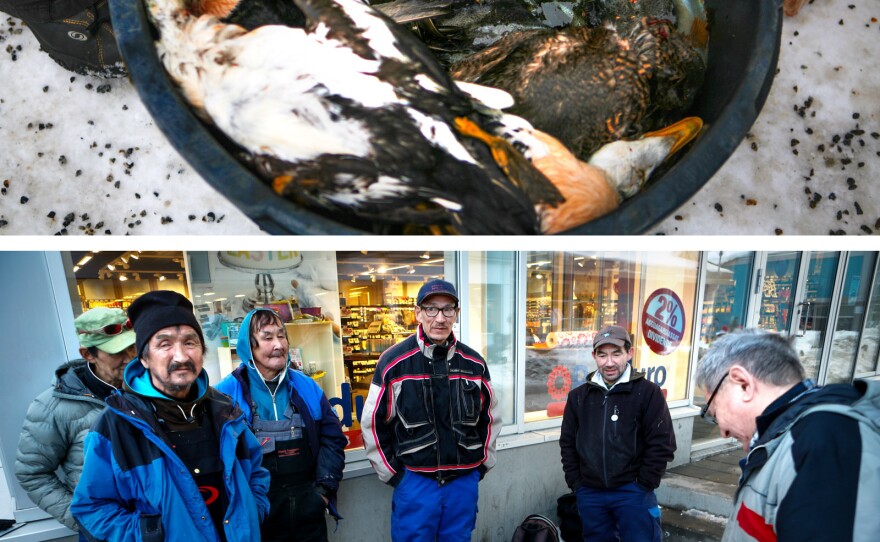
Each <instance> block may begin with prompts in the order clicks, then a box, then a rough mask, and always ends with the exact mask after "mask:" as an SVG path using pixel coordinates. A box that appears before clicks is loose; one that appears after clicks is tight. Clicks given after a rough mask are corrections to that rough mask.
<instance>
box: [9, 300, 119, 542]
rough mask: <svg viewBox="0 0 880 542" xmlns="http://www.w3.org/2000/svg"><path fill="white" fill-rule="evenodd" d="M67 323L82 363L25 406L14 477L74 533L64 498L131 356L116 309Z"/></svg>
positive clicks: (64, 369)
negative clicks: (87, 440) (85, 443)
mask: <svg viewBox="0 0 880 542" xmlns="http://www.w3.org/2000/svg"><path fill="white" fill-rule="evenodd" d="M73 325H74V326H75V327H76V336H77V339H78V340H79V346H80V348H79V353H80V355H81V356H82V357H83V359H79V360H74V361H70V362H67V363H65V364H63V365H62V366H61V367H59V368H58V370H56V371H55V383H54V385H53V386H52V387H51V388H49V389H47V390H46V391H44V392H43V393H41V394H40V395H39V396H37V398H36V399H34V402H33V403H31V406H30V408H28V412H27V417H26V418H25V421H24V425H23V426H22V428H21V437H20V438H19V442H18V454H17V455H16V458H15V475H16V477H17V478H18V482H19V483H20V484H21V487H23V488H24V490H25V491H26V492H27V494H28V497H30V498H31V500H32V501H34V503H36V505H37V506H39V507H40V508H41V509H43V510H45V511H46V512H48V513H49V514H50V515H51V516H52V517H54V518H55V519H57V520H58V521H59V522H61V523H63V524H64V525H65V526H67V527H69V528H70V529H73V530H75V531H76V530H79V527H78V526H77V524H76V521H75V520H74V519H73V516H72V515H71V514H70V500H71V498H72V497H73V488H74V487H76V483H77V480H79V477H80V472H81V471H82V466H83V441H84V440H85V438H86V434H87V433H88V431H89V427H91V425H92V422H94V421H95V419H97V417H98V415H99V414H100V413H101V411H102V410H103V409H104V400H105V399H106V398H107V397H108V396H109V395H110V394H111V393H113V391H115V390H116V389H117V388H120V387H122V370H123V368H124V367H125V365H126V364H127V363H128V362H129V360H131V359H132V358H133V357H134V356H135V349H134V341H135V337H134V331H132V329H131V322H129V320H128V316H126V314H125V311H123V310H122V309H111V308H105V307H99V308H94V309H91V310H88V311H86V312H84V313H82V314H81V315H79V316H78V317H77V318H76V319H75V320H74V321H73ZM59 467H60V468H61V471H62V472H63V473H64V475H63V476H59V472H58V468H59ZM80 539H81V540H84V537H82V536H81V538H80Z"/></svg>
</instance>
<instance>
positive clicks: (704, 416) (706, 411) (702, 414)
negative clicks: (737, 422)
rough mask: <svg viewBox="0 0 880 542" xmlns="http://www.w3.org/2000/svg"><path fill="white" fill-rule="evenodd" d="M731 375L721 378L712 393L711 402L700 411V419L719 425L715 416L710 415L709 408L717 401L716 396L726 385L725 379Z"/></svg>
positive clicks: (707, 402) (725, 374)
mask: <svg viewBox="0 0 880 542" xmlns="http://www.w3.org/2000/svg"><path fill="white" fill-rule="evenodd" d="M729 374H730V373H724V376H722V377H721V380H719V381H718V385H717V386H715V389H714V390H713V391H712V395H710V396H709V400H708V401H706V404H705V405H704V406H703V409H702V410H700V418H702V419H704V420H706V421H707V422H709V423H711V424H715V425H718V420H716V419H715V416H711V415H709V406H710V405H711V404H712V401H713V400H714V399H715V396H716V395H718V390H719V389H721V384H723V383H724V379H725V378H727V375H729Z"/></svg>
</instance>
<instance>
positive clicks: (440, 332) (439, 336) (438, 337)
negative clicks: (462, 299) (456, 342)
mask: <svg viewBox="0 0 880 542" xmlns="http://www.w3.org/2000/svg"><path fill="white" fill-rule="evenodd" d="M455 305H456V301H455V298H453V297H450V296H448V295H444V294H436V295H432V296H431V297H429V298H427V299H425V300H424V301H422V305H421V306H417V307H416V320H418V322H419V323H420V324H422V329H424V330H425V335H427V336H428V337H429V338H430V339H431V340H432V341H433V342H435V343H442V342H444V341H445V340H446V339H448V338H449V335H451V334H452V325H453V324H455V320H456V319H457V318H458V309H455V311H454V312H453V314H452V316H446V315H444V314H443V309H446V310H447V312H449V311H450V308H455ZM426 307H427V308H431V307H436V308H437V309H439V310H438V311H437V315H436V316H428V313H427V312H425V308H426Z"/></svg>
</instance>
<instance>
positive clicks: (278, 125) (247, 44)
mask: <svg viewBox="0 0 880 542" xmlns="http://www.w3.org/2000/svg"><path fill="white" fill-rule="evenodd" d="M293 4H294V5H295V6H296V8H297V9H298V10H299V12H301V14H302V16H303V24H302V26H301V27H300V26H296V24H294V23H288V24H291V26H285V25H284V24H283V22H282V24H265V23H260V24H258V25H253V26H254V29H253V30H248V29H247V28H245V27H244V26H241V25H238V24H233V23H229V22H223V21H222V20H221V19H220V18H219V17H218V15H220V16H221V17H222V16H228V14H229V12H228V11H226V12H225V15H224V12H223V10H219V11H220V12H221V13H217V14H216V15H211V14H208V12H209V11H210V10H208V9H206V8H205V1H204V0H202V2H201V3H200V4H192V5H190V4H187V3H185V2H183V1H182V0H147V5H148V11H149V14H150V18H151V20H152V21H153V23H154V25H155V26H156V28H157V30H158V32H159V38H158V40H157V43H156V46H157V51H158V53H159V55H160V58H161V59H162V61H163V64H164V65H165V67H166V70H167V71H168V73H169V75H170V76H171V78H172V79H173V80H174V81H175V82H176V83H177V84H178V85H179V86H180V88H181V91H182V93H183V94H184V96H185V97H186V98H187V100H188V101H189V102H190V104H191V105H192V107H193V109H194V110H195V111H196V112H197V113H198V114H199V115H200V117H201V118H203V119H205V120H206V121H207V122H210V123H211V124H213V125H214V126H216V127H217V128H218V129H219V130H220V131H221V132H222V133H223V134H224V135H225V136H226V137H227V138H229V139H230V140H231V141H232V142H234V143H235V144H236V145H237V146H239V147H240V148H241V149H242V153H243V159H244V161H245V162H246V163H248V164H249V165H250V166H251V167H252V168H253V169H254V170H255V171H256V172H257V173H258V175H260V176H261V177H262V178H263V179H265V181H266V182H267V183H269V184H270V185H271V186H272V187H273V189H274V190H275V192H276V193H277V194H279V196H281V197H284V198H287V199H290V200H292V201H294V202H296V203H298V204H302V205H304V206H307V207H309V208H311V209H317V210H320V211H322V212H323V213H324V214H327V215H329V216H332V217H334V218H339V219H341V220H345V221H346V222H347V223H351V224H359V225H361V227H363V224H364V223H365V222H366V223H368V224H380V225H385V226H388V225H391V226H395V227H398V228H400V229H399V230H398V231H400V232H404V233H406V232H407V231H417V232H421V231H425V232H431V233H461V234H515V235H519V234H532V233H556V232H559V231H564V230H567V229H570V228H572V227H575V226H577V225H579V224H581V223H583V222H584V221H587V220H590V219H592V218H595V217H596V216H599V215H597V214H595V213H597V212H598V213H600V214H604V212H607V211H608V210H610V209H613V208H614V207H615V206H616V205H617V204H618V203H619V201H620V199H621V194H622V193H623V194H625V193H626V192H625V191H623V192H622V191H621V190H619V186H620V185H621V183H630V182H631V179H632V178H636V179H638V178H639V177H640V176H642V175H643V173H639V172H640V171H643V169H642V168H643V167H644V166H643V165H642V162H644V160H643V159H642V158H639V159H634V158H627V159H626V160H629V161H630V163H631V165H624V166H622V168H621V171H622V172H621V171H617V172H614V171H613V168H612V169H600V168H598V167H596V166H592V165H589V164H586V163H584V162H582V161H580V160H578V159H577V158H575V157H574V156H573V155H572V154H571V153H569V152H568V150H567V149H566V148H565V146H564V145H561V144H559V142H558V141H555V139H554V138H552V137H550V136H547V135H546V134H543V133H541V132H540V131H538V130H535V129H534V128H533V127H532V126H531V125H530V124H529V123H528V122H526V121H525V120H523V119H521V118H519V117H516V116H513V115H509V114H502V113H501V112H500V110H499V109H500V108H502V107H505V106H509V105H511V100H510V98H509V96H508V95H507V94H505V93H503V92H499V91H497V90H494V89H486V88H482V87H480V86H476V85H468V86H464V87H462V88H464V89H465V90H467V92H465V90H462V88H460V87H459V85H457V84H456V83H454V82H453V81H452V80H451V79H450V77H449V76H448V74H447V73H446V72H445V71H444V70H443V69H442V68H441V67H440V66H439V64H438V63H437V62H436V60H435V59H434V58H433V57H432V56H431V54H430V52H429V51H428V49H427V48H426V47H425V46H424V44H423V43H421V42H420V41H419V40H418V39H416V38H415V36H413V35H412V34H411V33H409V32H408V31H406V30H403V29H401V28H399V27H397V26H396V25H395V24H394V23H393V22H392V21H391V20H390V19H388V18H387V17H385V16H384V15H382V14H381V13H379V12H377V11H376V10H374V9H372V8H371V7H369V6H367V5H364V4H362V3H361V2H359V1H357V0H295V1H294V2H293ZM233 9H234V5H233ZM295 15H296V14H293V15H292V16H295ZM692 137H693V133H692V132H691V133H686V131H676V132H675V134H673V135H670V134H665V133H664V134H658V135H656V136H649V137H648V138H646V139H645V140H644V141H648V142H649V143H651V142H658V141H662V142H664V145H663V146H667V145H666V144H665V142H666V141H672V142H673V143H670V144H668V146H667V148H668V149H671V148H672V147H673V145H677V143H675V142H680V141H682V140H683V139H687V140H689V139H690V138H692ZM651 146H654V145H651ZM633 154H636V155H647V154H650V153H647V152H646V151H644V150H638V149H637V148H636V147H635V146H634V147H633V150H630V151H629V152H628V153H627V156H632V155H633ZM664 157H665V154H664ZM626 160H625V161H626ZM654 160H656V161H657V163H659V161H662V158H660V159H659V160H658V159H654ZM618 165H619V164H618ZM654 165H656V164H654ZM560 175H566V176H571V177H572V178H569V179H560V178H558V177H559V176H560ZM554 177H557V178H554ZM575 177H577V178H575ZM620 179H625V180H623V181H621V180H620ZM571 185H577V186H579V187H584V186H590V187H593V188H595V187H599V189H600V190H599V192H602V193H603V194H605V195H604V196H603V197H604V200H603V202H605V201H607V204H606V203H602V204H601V205H594V206H593V207H595V208H591V207H590V206H589V205H582V203H583V202H581V201H579V199H578V198H579V193H583V192H584V190H580V192H570V193H569V194H568V195H566V193H565V192H566V191H567V190H568V186H571ZM559 186H562V187H563V189H560V188H559ZM609 186H610V188H607V187H609ZM588 192H589V191H588ZM589 199H591V200H595V199H596V198H595V197H594V196H591V197H590V198H589ZM588 203H595V202H588ZM566 209H574V212H569V211H568V210H566ZM563 210H564V212H563ZM412 225H415V230H413V229H408V228H411V227H412ZM364 229H369V226H368V227H367V228H364Z"/></svg>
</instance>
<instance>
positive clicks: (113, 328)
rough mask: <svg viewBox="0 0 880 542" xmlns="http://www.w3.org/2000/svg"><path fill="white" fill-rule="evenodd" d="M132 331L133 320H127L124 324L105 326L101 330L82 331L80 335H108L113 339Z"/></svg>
mask: <svg viewBox="0 0 880 542" xmlns="http://www.w3.org/2000/svg"><path fill="white" fill-rule="evenodd" d="M129 329H131V320H126V321H125V322H124V323H122V324H110V325H109V326H104V327H102V328H101V329H91V330H89V329H86V330H83V331H80V333H82V334H84V335H106V336H108V337H112V336H113V335H119V334H120V333H122V332H123V331H128V330H129Z"/></svg>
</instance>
